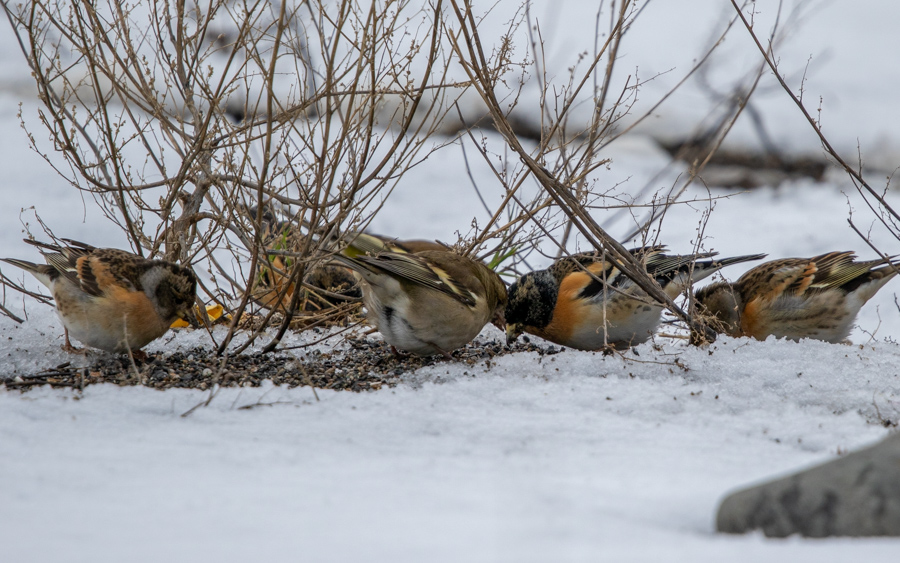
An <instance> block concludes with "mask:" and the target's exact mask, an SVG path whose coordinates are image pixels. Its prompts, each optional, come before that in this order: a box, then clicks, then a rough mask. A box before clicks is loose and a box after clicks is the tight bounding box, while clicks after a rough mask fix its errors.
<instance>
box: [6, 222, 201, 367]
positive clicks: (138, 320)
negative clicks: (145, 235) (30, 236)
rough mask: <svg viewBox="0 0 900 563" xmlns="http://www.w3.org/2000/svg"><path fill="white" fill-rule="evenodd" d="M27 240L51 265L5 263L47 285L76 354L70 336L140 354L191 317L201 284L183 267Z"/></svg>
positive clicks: (103, 347) (112, 251)
mask: <svg viewBox="0 0 900 563" xmlns="http://www.w3.org/2000/svg"><path fill="white" fill-rule="evenodd" d="M62 240H63V241H64V243H65V244H47V243H43V242H38V241H32V240H27V239H26V240H25V242H27V243H28V244H31V245H34V246H37V247H38V248H39V249H40V251H41V254H42V255H43V256H44V260H45V261H46V262H47V264H45V265H44V264H34V263H32V262H26V261H25V260H17V259H12V258H3V259H2V260H3V261H4V262H7V263H9V264H12V265H14V266H18V267H19V268H22V269H23V270H25V271H26V272H29V273H30V274H31V275H33V276H34V277H35V278H37V280H38V281H40V282H41V283H42V284H44V285H45V286H47V288H49V289H50V292H51V294H52V295H53V300H54V301H55V302H56V313H57V315H59V318H60V320H61V321H62V323H63V326H64V327H65V334H66V343H65V346H64V348H63V349H65V350H67V351H76V349H75V348H74V347H72V343H71V342H70V341H69V333H71V334H72V336H73V337H74V338H75V339H77V340H79V341H81V342H82V343H84V344H86V345H88V346H90V347H92V348H99V349H101V350H106V351H107V352H116V353H124V352H127V351H129V350H132V351H138V350H139V349H140V348H141V347H143V346H145V345H146V344H148V343H149V342H151V341H153V340H155V339H157V338H159V337H160V336H162V335H163V334H165V332H166V331H167V330H168V329H169V325H171V324H172V322H173V321H174V320H175V319H176V318H183V317H185V316H186V315H188V314H189V313H190V312H191V308H192V306H193V304H194V301H195V300H196V290H197V279H196V278H195V277H194V273H193V272H192V271H191V270H190V269H188V268H185V267H184V266H179V265H177V264H172V263H170V262H164V261H162V260H147V259H145V258H141V257H140V256H137V255H135V254H132V253H130V252H125V251H124V250H117V249H114V248H94V247H93V246H90V245H87V244H84V243H81V242H76V241H73V240H68V239H62Z"/></svg>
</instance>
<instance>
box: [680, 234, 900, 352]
mask: <svg viewBox="0 0 900 563" xmlns="http://www.w3.org/2000/svg"><path fill="white" fill-rule="evenodd" d="M855 258H856V256H855V255H854V254H853V253H852V252H849V251H845V252H828V253H826V254H822V255H819V256H814V257H812V258H784V259H780V260H773V261H771V262H766V263H765V264H761V265H759V266H757V267H756V268H753V269H751V270H750V271H748V272H747V273H746V274H744V275H743V276H741V277H740V278H739V279H738V280H737V281H736V282H734V283H725V282H720V283H715V284H712V285H709V286H707V287H704V288H702V289H700V290H699V291H698V292H697V295H696V298H697V303H698V308H699V310H700V311H701V313H706V314H708V315H709V316H710V317H711V318H712V321H713V322H712V325H713V328H716V329H717V330H718V331H719V332H722V333H725V334H728V335H730V336H735V337H739V336H751V337H753V338H756V339H759V340H765V339H766V338H767V337H769V336H773V335H774V336H775V337H777V338H788V339H790V340H800V339H801V338H815V339H818V340H824V341H826V342H843V341H844V340H845V339H846V338H847V336H848V335H849V334H850V330H851V329H852V328H853V321H854V320H855V319H856V315H857V314H858V313H859V310H860V309H861V308H862V306H863V305H864V304H865V303H866V302H867V301H868V300H869V299H871V298H872V296H874V295H875V293H877V292H878V290H879V289H881V288H882V287H883V286H884V284H886V283H887V282H888V281H890V280H891V278H893V277H894V276H895V275H896V274H897V271H896V269H895V267H896V266H897V264H898V263H897V262H893V263H891V262H889V261H887V260H884V259H879V260H869V261H863V262H856V261H855Z"/></svg>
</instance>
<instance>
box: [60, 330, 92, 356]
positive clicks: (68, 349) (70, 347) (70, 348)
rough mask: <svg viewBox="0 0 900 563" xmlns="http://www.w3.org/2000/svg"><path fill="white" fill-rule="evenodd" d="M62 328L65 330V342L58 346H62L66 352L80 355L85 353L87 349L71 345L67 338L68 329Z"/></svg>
mask: <svg viewBox="0 0 900 563" xmlns="http://www.w3.org/2000/svg"><path fill="white" fill-rule="evenodd" d="M63 330H64V331H65V334H66V343H65V344H63V345H62V346H60V348H62V350H63V352H68V353H69V354H81V355H85V354H87V351H86V350H85V349H84V348H76V347H75V346H73V345H72V341H70V340H69V329H67V328H65V327H63Z"/></svg>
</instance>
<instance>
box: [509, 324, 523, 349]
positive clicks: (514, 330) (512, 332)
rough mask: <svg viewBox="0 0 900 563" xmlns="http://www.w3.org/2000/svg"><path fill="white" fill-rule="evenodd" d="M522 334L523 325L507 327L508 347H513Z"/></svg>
mask: <svg viewBox="0 0 900 563" xmlns="http://www.w3.org/2000/svg"><path fill="white" fill-rule="evenodd" d="M520 334H522V327H521V325H518V324H516V323H513V324H508V325H506V345H507V346H512V345H513V344H515V342H516V340H517V339H518V338H519V335H520Z"/></svg>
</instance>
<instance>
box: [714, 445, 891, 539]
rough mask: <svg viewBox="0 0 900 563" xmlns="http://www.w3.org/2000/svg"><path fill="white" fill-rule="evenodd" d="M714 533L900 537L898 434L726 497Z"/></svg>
mask: <svg viewBox="0 0 900 563" xmlns="http://www.w3.org/2000/svg"><path fill="white" fill-rule="evenodd" d="M716 529H717V530H718V531H719V532H726V533H732V534H737V533H744V532H749V531H751V530H756V529H761V530H762V531H763V533H764V534H765V535H767V536H772V537H787V536H789V535H791V534H801V535H803V536H808V537H815V538H824V537H831V536H900V434H892V435H890V436H888V437H887V438H886V439H884V440H882V441H881V442H879V443H878V444H875V445H874V446H870V447H868V448H865V449H862V450H859V451H857V452H853V453H850V454H847V455H845V456H843V457H840V458H838V459H835V460H833V461H830V462H827V463H824V464H822V465H819V466H816V467H813V468H811V469H807V470H805V471H801V472H799V473H795V474H794V475H790V476H788V477H784V478H781V479H776V480H774V481H770V482H768V483H764V484H762V485H758V486H755V487H751V488H748V489H744V490H741V491H738V492H735V493H732V494H730V495H728V496H727V497H726V498H725V500H723V501H722V504H721V505H720V506H719V512H718V515H717V516H716Z"/></svg>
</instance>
